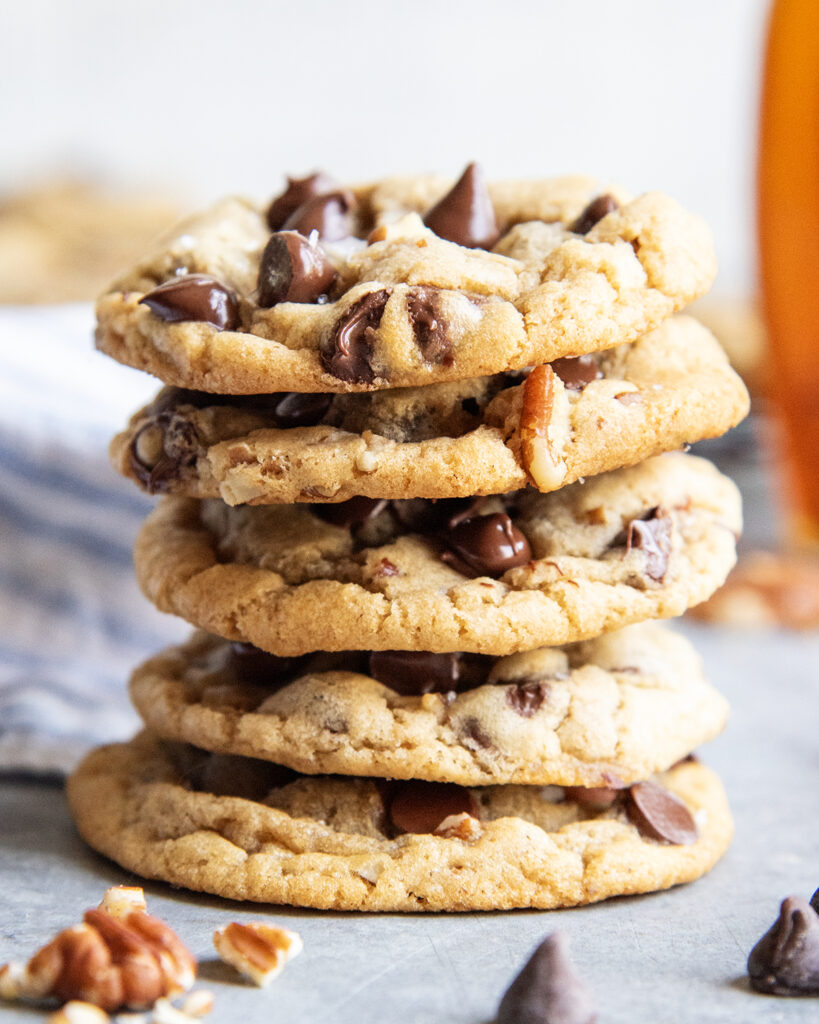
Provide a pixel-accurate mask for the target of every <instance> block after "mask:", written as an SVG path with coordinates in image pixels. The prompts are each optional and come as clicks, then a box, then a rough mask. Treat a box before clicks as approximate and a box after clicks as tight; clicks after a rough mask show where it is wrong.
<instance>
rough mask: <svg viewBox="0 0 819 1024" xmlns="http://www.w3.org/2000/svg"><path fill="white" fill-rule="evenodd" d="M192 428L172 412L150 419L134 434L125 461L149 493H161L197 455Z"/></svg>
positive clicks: (190, 464) (197, 442)
mask: <svg viewBox="0 0 819 1024" xmlns="http://www.w3.org/2000/svg"><path fill="white" fill-rule="evenodd" d="M200 450H201V443H200V440H199V435H198V434H197V432H196V428H195V427H194V426H193V424H192V423H191V422H190V420H188V419H186V418H185V417H184V416H183V415H181V414H180V413H178V412H176V411H175V410H173V409H168V411H166V412H161V413H159V414H158V415H155V416H151V417H150V418H149V419H148V420H147V422H146V423H144V424H143V425H142V426H141V427H140V428H139V430H138V431H137V432H136V434H134V436H133V438H132V439H131V443H130V445H129V446H128V461H129V464H130V467H131V470H132V472H133V474H134V476H135V477H136V478H137V480H139V482H140V483H141V484H142V486H143V487H144V488H145V489H146V490H147V491H148V492H149V494H163V493H165V492H166V491H168V490H170V488H171V485H172V484H173V483H174V482H175V481H176V480H178V479H179V477H180V475H181V473H182V471H183V470H185V469H186V468H188V467H190V466H192V465H193V464H194V463H195V462H196V459H197V458H198V456H199V453H200Z"/></svg>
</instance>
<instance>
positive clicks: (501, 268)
mask: <svg viewBox="0 0 819 1024" xmlns="http://www.w3.org/2000/svg"><path fill="white" fill-rule="evenodd" d="M450 184H451V182H448V181H446V180H445V179H441V178H404V179H389V180H386V181H383V182H380V183H378V184H375V185H369V186H364V187H362V188H358V189H353V190H352V191H349V190H344V197H345V198H344V202H345V203H351V204H352V205H353V206H354V210H355V212H354V215H353V216H352V217H351V219H350V226H349V228H348V229H345V230H349V231H350V232H352V233H351V234H350V235H348V236H347V237H344V238H338V237H335V238H331V239H324V238H319V240H318V241H316V240H315V237H314V236H311V237H312V238H313V240H312V241H310V239H309V238H302V240H301V242H300V243H299V244H300V245H301V246H302V248H304V247H306V246H308V244H309V245H310V248H309V249H307V250H306V255H304V254H303V255H304V260H306V262H307V263H311V262H312V263H316V262H321V265H322V271H324V270H326V269H327V267H328V266H329V267H330V268H331V269H330V271H329V273H330V274H334V277H333V278H332V280H333V283H332V284H331V285H329V286H328V291H327V292H326V293H322V294H320V295H318V296H316V298H315V300H314V301H306V300H305V295H304V294H303V293H301V292H299V294H298V295H297V296H296V298H297V299H298V301H290V300H289V299H288V300H287V301H278V302H273V304H272V305H265V306H263V305H260V302H261V301H262V300H263V301H265V302H268V303H269V302H270V301H271V299H270V298H269V296H267V295H266V293H267V292H268V291H269V290H270V289H269V287H268V284H269V278H270V277H271V275H270V274H269V273H267V272H266V271H267V270H268V269H269V268H268V263H269V262H270V259H271V257H270V256H265V254H266V253H268V252H269V251H270V247H269V243H270V240H271V230H270V227H269V226H268V221H267V219H266V214H265V210H264V209H263V208H262V207H260V206H257V205H254V204H253V203H250V202H247V201H244V200H241V199H227V200H223V201H222V202H220V203H218V204H217V205H216V206H214V207H213V208H212V209H210V210H208V211H206V212H205V213H203V214H201V215H199V216H197V217H194V218H191V219H190V220H188V221H187V222H185V223H183V224H182V225H180V226H179V227H178V229H177V230H176V231H175V232H174V233H173V236H172V237H170V238H169V239H168V240H167V241H166V242H165V243H164V244H163V245H162V246H161V247H160V248H159V249H158V250H157V251H156V252H155V253H153V254H152V255H150V256H149V257H148V258H146V259H145V260H143V261H142V262H141V263H140V264H138V265H137V266H136V267H135V268H134V269H133V270H131V271H130V272H128V273H127V274H125V275H124V276H123V277H121V278H120V279H119V280H118V281H116V282H115V284H114V285H113V286H112V288H111V290H110V291H109V292H108V293H107V294H105V295H104V296H102V298H101V299H100V301H99V303H98V305H97V318H98V330H97V344H98V346H99V348H101V349H102V350H103V351H104V352H106V353H108V354H109V355H111V356H113V357H114V358H115V359H118V360H119V361H121V362H124V363H127V364H128V365H131V366H135V367H137V368H138V369H142V370H146V371H148V372H149V373H152V374H154V375H155V376H157V377H159V378H160V379H161V380H163V381H164V382H165V383H167V384H173V385H176V386H179V387H184V388H192V389H196V390H202V391H210V392H215V393H218V394H252V393H256V394H261V393H270V392H274V391H320V392H327V391H329V392H345V391H370V390H379V389H383V388H393V387H412V386H415V385H423V384H430V383H434V382H437V381H453V380H462V379H465V378H470V377H478V376H487V375H490V374H493V373H497V372H500V371H503V370H507V369H519V368H523V367H525V366H531V365H535V364H538V363H543V362H547V361H551V360H553V359H556V358H558V357H561V356H576V355H581V354H583V353H587V352H594V351H598V350H601V349H606V348H611V347H613V346H614V345H617V344H620V343H622V342H626V341H633V340H635V339H636V338H638V337H639V336H641V335H642V334H645V333H646V332H648V331H649V330H651V329H652V328H653V327H656V326H657V325H658V324H659V323H661V322H662V321H663V320H665V319H666V318H667V317H669V316H670V315H671V314H672V313H674V312H677V311H679V310H680V309H682V308H683V307H684V306H686V305H687V304H688V303H690V302H691V301H693V300H694V299H696V298H697V297H698V296H700V295H702V294H704V293H705V292H706V291H707V289H708V288H709V286H710V285H711V283H712V281H713V278H714V275H715V272H716V264H715V258H714V252H713V244H712V240H711V236H710V233H709V231H708V229H707V227H706V226H705V224H704V223H703V222H702V221H701V220H700V219H699V218H698V217H696V216H693V215H691V214H689V213H687V212H686V211H685V210H683V209H682V208H681V207H680V206H679V205H678V204H677V203H676V202H675V201H674V200H672V199H670V198H668V197H667V196H664V195H662V194H660V193H656V192H654V193H649V194H646V195H643V196H640V197H639V198H637V199H628V198H627V196H626V195H625V194H624V193H619V192H618V193H616V196H617V199H616V200H614V201H613V203H614V205H613V208H609V212H607V213H605V215H603V216H602V217H601V218H600V219H599V220H597V221H596V222H594V223H592V224H591V226H589V227H588V230H585V231H583V233H581V229H585V228H586V224H587V223H588V220H587V221H586V223H584V224H579V223H578V220H579V219H583V215H584V213H585V212H586V210H587V207H588V206H589V204H590V202H591V201H593V200H594V199H595V197H599V196H600V193H601V189H602V188H603V186H601V185H599V184H598V183H596V182H594V181H593V180H592V179H590V178H579V177H576V178H560V179H554V180H550V181H542V182H534V181H523V182H502V183H498V184H496V185H490V186H489V195H490V196H491V203H492V204H493V205H494V214H495V218H496V222H497V224H498V230H499V231H500V237H499V239H498V241H497V242H496V243H495V244H494V246H493V248H492V249H491V251H490V250H487V249H481V248H472V247H468V246H467V245H462V244H458V243H457V242H455V241H450V240H448V239H447V238H444V237H440V236H439V235H437V234H435V233H434V232H433V231H432V230H431V229H430V228H429V227H427V226H425V223H424V220H423V219H422V215H426V217H427V219H428V220H429V214H430V211H431V208H433V207H434V205H435V203H436V202H437V201H438V200H439V199H441V197H443V196H444V195H445V194H446V192H447V188H448V187H449V185H450ZM607 191H608V193H609V194H611V193H612V190H607ZM311 226H312V221H311V222H308V221H305V220H302V222H301V223H300V224H299V227H300V228H301V229H302V230H303V231H304V232H305V233H309V231H310V229H311ZM319 226H320V227H323V225H319ZM573 228H574V229H575V230H572V229H573ZM438 230H441V228H440V227H439V228H438ZM282 234H285V235H286V234H287V231H285V232H284V233H282V232H278V233H277V235H276V237H277V238H280V237H281V236H282ZM336 234H337V233H336ZM290 235H291V236H292V235H293V232H292V231H291V233H290ZM291 241H292V238H291ZM485 244H489V242H488V241H486V242H485ZM277 251H279V252H280V253H285V252H289V250H288V249H287V246H286V245H284V244H282V245H281V246H280V247H279V250H277ZM289 258H292V259H294V260H295V259H296V258H295V256H292V255H291V256H290V257H288V259H289ZM296 262H298V261H296ZM302 262H304V261H302ZM293 265H294V266H295V263H294V264H293ZM305 265H306V264H305ZM273 269H274V271H275V273H274V274H273V275H272V276H273V279H274V280H275V281H276V282H277V283H279V282H280V280H281V277H282V274H281V267H279V266H278V265H277V266H275V267H274V268H273ZM291 270H292V267H290V265H289V264H288V270H287V272H286V273H285V274H284V278H285V279H286V278H287V275H288V274H289V273H290V271H291ZM196 275H199V276H198V277H196ZM202 275H205V276H206V277H207V279H209V280H211V281H214V280H215V282H216V287H215V289H213V288H212V290H211V293H210V295H206V294H205V292H204V291H203V288H205V282H204V279H203V277H202ZM192 276H193V277H195V278H196V280H195V281H192V280H191V277H192ZM319 277H320V279H321V280H324V278H323V277H322V276H321V275H319ZM180 281H183V282H184V281H187V282H188V283H190V284H191V288H190V289H188V293H187V294H186V296H185V300H184V302H183V305H184V306H185V310H184V311H183V313H180V310H179V309H178V308H177V309H175V310H174V312H173V314H172V316H171V320H168V319H162V317H161V316H160V315H159V314H158V310H161V308H162V303H163V302H167V298H162V299H157V300H156V301H155V300H153V299H152V298H151V295H152V293H153V292H154V291H155V290H156V289H157V288H158V286H160V285H169V284H172V285H173V288H174V289H175V290H176V291H177V293H178V291H179V282H180ZM273 290H274V292H276V294H277V295H278V293H279V292H280V291H281V289H276V288H274V289H273ZM193 292H196V294H195V295H194V294H193ZM164 294H165V295H166V296H167V292H166V293H164ZM143 299H144V300H145V301H144V302H143ZM174 301H177V302H178V301H179V295H178V294H177V296H176V299H175V300H174ZM151 303H153V305H151ZM203 303H204V306H208V309H207V310H205V309H204V308H203ZM217 305H218V306H220V309H219V312H218V315H216V316H214V314H213V307H215V306H217ZM192 307H195V308H194V309H193V313H191V309H192ZM164 315H165V316H166V317H167V316H169V315H171V314H169V313H168V310H167V308H166V309H165V314H164ZM191 315H193V316H194V317H196V318H198V319H191V318H190V317H191ZM184 316H187V317H188V319H184ZM208 317H210V318H211V319H212V320H213V321H214V322H204V320H206V319H207V318H208ZM171 321H173V322H171ZM351 348H352V352H351Z"/></svg>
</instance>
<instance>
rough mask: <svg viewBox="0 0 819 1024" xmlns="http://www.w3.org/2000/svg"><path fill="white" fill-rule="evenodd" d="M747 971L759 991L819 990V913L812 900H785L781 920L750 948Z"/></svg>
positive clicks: (807, 992)
mask: <svg viewBox="0 0 819 1024" xmlns="http://www.w3.org/2000/svg"><path fill="white" fill-rule="evenodd" d="M748 974H749V975H750V978H751V987H752V988H754V989H756V991H757V992H768V993H770V994H771V995H776V996H804V995H811V994H819V916H817V913H816V910H815V909H814V908H813V906H812V905H811V903H808V902H807V901H806V900H803V899H800V898H799V897H798V896H789V897H788V898H787V899H786V900H783V901H782V905H781V907H780V909H779V918H778V920H777V921H776V922H774V924H773V925H772V926H771V928H770V929H769V930H768V931H767V932H766V933H765V934H764V935H763V936H762V938H761V939H760V940H759V942H757V944H756V945H755V946H754V948H753V949H752V950H751V954H750V956H749V957H748Z"/></svg>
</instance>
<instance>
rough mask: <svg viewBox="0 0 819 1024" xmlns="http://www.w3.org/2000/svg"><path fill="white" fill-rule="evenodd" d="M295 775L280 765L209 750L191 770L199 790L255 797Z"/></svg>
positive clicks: (281, 784) (191, 775)
mask: <svg viewBox="0 0 819 1024" xmlns="http://www.w3.org/2000/svg"><path fill="white" fill-rule="evenodd" d="M294 778H296V773H295V772H292V771H290V769H288V768H283V767H282V766H281V765H277V764H271V763H269V762H267V761H259V760H257V759H256V758H251V757H238V756H236V755H234V754H206V755H204V756H203V759H202V760H201V761H200V762H199V763H198V764H196V765H195V766H194V767H193V769H192V770H191V771H190V773H189V781H190V783H191V785H192V786H193V788H194V789H197V790H199V791H200V792H205V793H212V794H213V795H214V796H235V797H241V798H242V799H244V800H255V801H258V800H263V799H264V797H266V796H267V794H268V793H269V792H270V790H271V789H276V788H277V787H278V786H284V785H287V783H288V782H292V780H293V779H294Z"/></svg>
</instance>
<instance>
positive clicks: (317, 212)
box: [282, 189, 356, 242]
mask: <svg viewBox="0 0 819 1024" xmlns="http://www.w3.org/2000/svg"><path fill="white" fill-rule="evenodd" d="M355 205H356V202H355V197H354V196H353V194H352V192H348V191H347V189H337V190H336V191H335V192H325V193H322V194H321V195H317V196H313V198H312V199H308V200H307V202H306V203H303V204H302V205H301V206H300V207H299V208H298V209H297V210H294V211H293V212H292V213H291V214H290V216H289V217H288V218H287V220H286V221H285V222H284V224H282V228H283V229H284V230H285V231H298V232H299V233H300V234H302V235H304V236H305V237H306V236H308V235H309V234H310V232H311V231H318V235H319V238H321V239H323V240H324V241H325V242H338V241H339V240H340V239H342V238H349V237H350V235H351V234H352V233H353V230H352V218H351V216H350V213H351V211H352V210H353V209H354V208H355Z"/></svg>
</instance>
